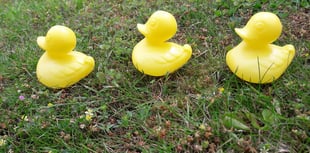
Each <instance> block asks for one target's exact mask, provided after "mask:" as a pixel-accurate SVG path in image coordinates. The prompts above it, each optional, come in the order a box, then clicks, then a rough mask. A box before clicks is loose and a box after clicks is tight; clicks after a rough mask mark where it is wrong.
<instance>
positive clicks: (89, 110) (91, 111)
mask: <svg viewBox="0 0 310 153" xmlns="http://www.w3.org/2000/svg"><path fill="white" fill-rule="evenodd" d="M85 114H86V115H85V119H86V120H87V121H90V120H91V119H92V117H93V116H94V113H93V110H92V109H87V111H86V112H85Z"/></svg>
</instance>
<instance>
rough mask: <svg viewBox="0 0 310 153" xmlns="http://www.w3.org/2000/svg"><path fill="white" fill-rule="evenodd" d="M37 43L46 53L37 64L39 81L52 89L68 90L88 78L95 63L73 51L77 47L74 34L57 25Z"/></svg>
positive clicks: (88, 57) (39, 38) (90, 58)
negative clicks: (67, 88)
mask: <svg viewBox="0 0 310 153" xmlns="http://www.w3.org/2000/svg"><path fill="white" fill-rule="evenodd" d="M37 43H38V45H39V46H40V48H42V49H43V50H45V51H46V52H45V53H44V54H43V55H42V56H41V58H40V60H39V62H38V64H37V77H38V80H39V81H40V82H41V83H42V84H44V85H46V86H48V87H50V88H55V89H58V88H66V87H68V86H71V85H73V84H75V83H77V82H78V81H80V80H81V79H82V78H84V77H86V76H87V75H88V74H89V73H90V72H91V71H92V70H93V69H94V65H95V61H94V59H93V58H92V57H90V56H86V55H85V54H83V53H80V52H77V51H72V50H73V49H74V48H75V45H76V37H75V34H74V32H73V31H72V30H71V29H69V28H67V27H65V26H60V25H56V26H53V27H52V28H51V29H49V31H48V32H47V34H46V36H45V37H42V36H40V37H38V38H37Z"/></svg>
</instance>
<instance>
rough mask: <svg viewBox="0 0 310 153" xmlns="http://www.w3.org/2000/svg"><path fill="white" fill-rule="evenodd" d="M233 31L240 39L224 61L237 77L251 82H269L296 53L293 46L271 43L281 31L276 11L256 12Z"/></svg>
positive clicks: (274, 78) (285, 66)
mask: <svg viewBox="0 0 310 153" xmlns="http://www.w3.org/2000/svg"><path fill="white" fill-rule="evenodd" d="M235 31H236V33H237V34H238V35H239V36H240V37H241V38H242V39H243V41H242V42H241V43H240V44H239V45H238V46H236V47H235V48H233V49H231V50H230V51H228V53H227V55H226V63H227V65H228V67H229V68H230V70H231V71H232V72H233V73H235V74H236V75H237V76H238V77H239V78H241V79H243V80H245V81H248V82H251V83H259V84H263V83H271V82H273V81H275V80H276V79H278V78H279V77H280V76H281V75H282V74H283V73H284V71H285V70H286V68H287V67H288V66H289V65H290V63H291V62H292V60H293V58H294V55H295V48H294V46H293V45H285V46H283V47H281V46H276V45H273V44H271V43H272V42H274V41H275V40H276V39H277V38H278V37H279V36H280V35H281V31H282V24H281V22H280V19H279V18H278V17H277V16H276V15H275V14H273V13H270V12H260V13H257V14H255V15H254V16H252V17H251V19H250V20H249V21H248V23H247V24H246V26H245V27H244V28H242V29H239V28H236V29H235Z"/></svg>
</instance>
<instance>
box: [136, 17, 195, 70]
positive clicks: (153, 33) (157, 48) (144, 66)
mask: <svg viewBox="0 0 310 153" xmlns="http://www.w3.org/2000/svg"><path fill="white" fill-rule="evenodd" d="M137 28H138V30H139V31H140V32H141V33H142V34H143V35H144V36H145V38H144V39H143V40H141V41H140V42H139V43H138V44H137V45H136V46H135V47H134V49H133V52H132V61H133V64H134V66H135V67H136V68H137V69H138V70H139V71H140V72H142V73H144V74H147V75H151V76H164V75H166V74H168V73H173V72H174V71H176V70H177V69H179V68H180V67H182V66H183V65H184V64H185V63H186V62H187V61H188V60H189V58H190V57H191V55H192V48H191V46H190V45H187V44H186V45H184V46H180V45H178V44H175V43H171V42H166V41H167V40H169V39H170V38H171V37H173V36H174V34H175V33H176V31H177V22H176V20H175V18H174V16H173V15H172V14H170V13H168V12H165V11H156V12H155V13H153V14H152V15H151V17H150V18H149V19H148V21H147V22H146V24H138V25H137Z"/></svg>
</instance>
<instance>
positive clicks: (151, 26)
mask: <svg viewBox="0 0 310 153" xmlns="http://www.w3.org/2000/svg"><path fill="white" fill-rule="evenodd" d="M149 25H150V28H152V29H156V28H157V22H156V19H151V20H150V23H149Z"/></svg>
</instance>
